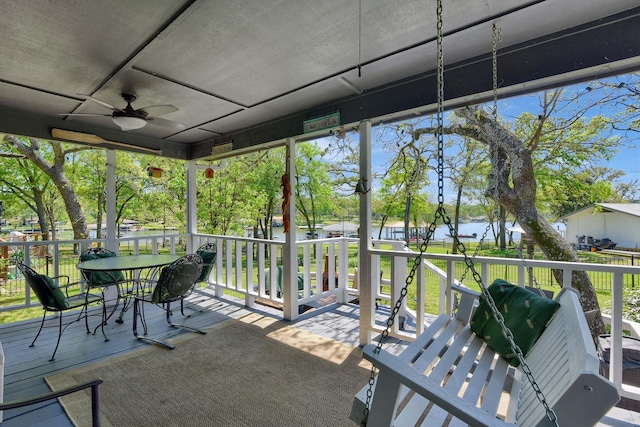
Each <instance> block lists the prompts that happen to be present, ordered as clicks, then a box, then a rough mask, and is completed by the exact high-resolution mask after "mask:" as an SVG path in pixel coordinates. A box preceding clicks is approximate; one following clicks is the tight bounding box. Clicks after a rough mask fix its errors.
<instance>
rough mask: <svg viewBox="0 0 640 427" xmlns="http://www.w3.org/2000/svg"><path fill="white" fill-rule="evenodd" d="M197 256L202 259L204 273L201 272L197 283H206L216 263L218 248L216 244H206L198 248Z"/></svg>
mask: <svg viewBox="0 0 640 427" xmlns="http://www.w3.org/2000/svg"><path fill="white" fill-rule="evenodd" d="M196 254H197V255H200V257H201V258H202V271H201V272H200V276H199V277H198V280H197V282H206V281H207V279H208V278H209V274H211V269H212V268H213V263H214V262H215V261H216V255H217V248H216V245H215V243H213V242H207V243H205V244H204V245H202V246H200V247H199V248H198V250H197V251H196Z"/></svg>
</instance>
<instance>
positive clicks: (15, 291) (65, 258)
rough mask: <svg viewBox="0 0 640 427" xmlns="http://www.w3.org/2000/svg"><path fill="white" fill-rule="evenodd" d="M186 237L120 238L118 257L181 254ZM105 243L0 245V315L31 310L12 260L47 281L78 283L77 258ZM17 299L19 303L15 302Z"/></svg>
mask: <svg viewBox="0 0 640 427" xmlns="http://www.w3.org/2000/svg"><path fill="white" fill-rule="evenodd" d="M187 238H188V235H186V234H170V235H156V236H136V237H123V238H120V239H118V246H119V254H120V255H137V254H139V253H141V252H143V253H153V254H157V253H159V252H160V251H163V252H166V253H170V254H184V253H185V244H184V243H183V242H186V240H187ZM105 243H106V240H105V239H82V240H40V241H36V240H22V239H20V240H17V241H11V242H0V312H2V311H13V310H22V309H24V308H29V307H32V306H33V305H34V304H38V303H37V302H36V303H33V302H32V300H31V290H30V289H29V287H28V286H27V284H26V282H25V280H24V279H23V278H22V277H21V276H20V273H19V271H18V269H17V268H16V265H15V262H14V261H13V259H14V257H17V258H18V259H20V260H22V261H23V262H24V263H25V264H27V265H29V266H31V267H32V268H34V269H35V270H36V271H37V272H38V273H41V274H46V275H48V276H51V277H56V276H60V275H65V276H69V278H70V280H71V281H78V280H80V272H79V271H78V270H77V269H76V264H77V263H78V257H79V254H80V253H81V252H82V251H83V250H84V249H86V248H88V247H91V246H98V245H100V246H104V245H105ZM18 299H20V300H18Z"/></svg>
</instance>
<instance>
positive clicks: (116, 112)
mask: <svg viewBox="0 0 640 427" xmlns="http://www.w3.org/2000/svg"><path fill="white" fill-rule="evenodd" d="M78 95H80V96H84V97H86V98H87V99H89V100H91V101H93V102H95V103H96V104H100V105H102V106H103V107H107V108H109V109H110V110H112V112H111V114H98V113H67V114H65V113H60V115H61V116H106V117H111V120H113V123H115V124H116V125H118V126H119V127H120V129H122V130H123V131H127V130H132V129H140V128H142V127H144V126H146V125H147V123H151V124H154V125H158V126H164V127H169V128H173V129H179V130H182V129H184V128H185V127H186V126H185V125H183V124H182V123H178V122H174V121H172V120H167V119H161V118H160V117H156V116H162V115H164V114H169V113H173V112H175V111H178V107H176V106H174V105H170V104H168V105H151V106H148V107H144V108H138V109H135V108H133V107H132V106H131V103H132V102H134V101H135V100H136V95H135V94H133V93H130V92H125V93H123V94H122V99H124V100H125V102H126V103H127V106H126V107H124V108H116V107H114V106H113V105H111V104H108V103H106V102H104V101H102V100H100V99H98V98H94V97H92V96H89V95H83V94H78Z"/></svg>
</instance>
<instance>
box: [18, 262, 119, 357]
mask: <svg viewBox="0 0 640 427" xmlns="http://www.w3.org/2000/svg"><path fill="white" fill-rule="evenodd" d="M17 266H18V268H19V269H20V272H21V273H22V275H23V276H24V278H25V280H26V281H27V284H28V285H29V287H30V288H31V290H32V291H33V292H34V293H35V294H36V297H37V298H38V301H40V304H42V307H43V309H44V313H43V315H42V322H41V323H40V329H38V333H37V334H36V336H35V338H34V339H33V342H32V343H31V345H30V346H29V347H33V346H34V345H35V343H36V340H37V339H38V337H39V336H40V332H42V328H43V327H44V324H45V321H46V320H47V313H57V314H58V319H59V320H58V340H57V342H56V347H55V349H54V350H53V354H52V355H51V359H49V361H53V360H54V359H55V356H56V352H57V351H58V346H59V345H60V338H61V337H62V333H63V332H64V330H65V329H66V328H67V327H68V326H69V325H71V324H72V323H74V322H77V321H79V320H80V319H82V318H83V317H84V321H85V327H86V329H87V333H91V331H90V330H89V320H88V317H89V313H88V306H89V304H93V303H102V302H103V299H102V295H97V294H93V293H90V292H88V291H87V292H83V291H82V286H81V283H80V282H74V283H69V276H56V277H49V276H47V275H44V274H38V273H37V272H36V271H35V270H33V269H32V268H31V267H29V266H28V265H26V264H23V263H22V262H17ZM60 279H66V280H65V283H64V284H63V285H60V284H59V282H60ZM78 308H79V309H81V310H80V313H79V315H78V317H77V318H76V319H74V320H73V321H71V322H69V323H67V324H65V325H64V327H63V314H64V312H66V311H70V310H75V309H78ZM105 314H106V311H105V308H104V304H102V316H101V317H102V320H101V322H100V325H101V329H102V335H103V336H104V339H105V341H109V339H108V338H107V336H106V335H105V333H104V327H103V325H104V319H105Z"/></svg>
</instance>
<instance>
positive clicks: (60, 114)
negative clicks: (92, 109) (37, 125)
mask: <svg viewBox="0 0 640 427" xmlns="http://www.w3.org/2000/svg"><path fill="white" fill-rule="evenodd" d="M58 115H59V116H89V117H111V114H97V113H58Z"/></svg>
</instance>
